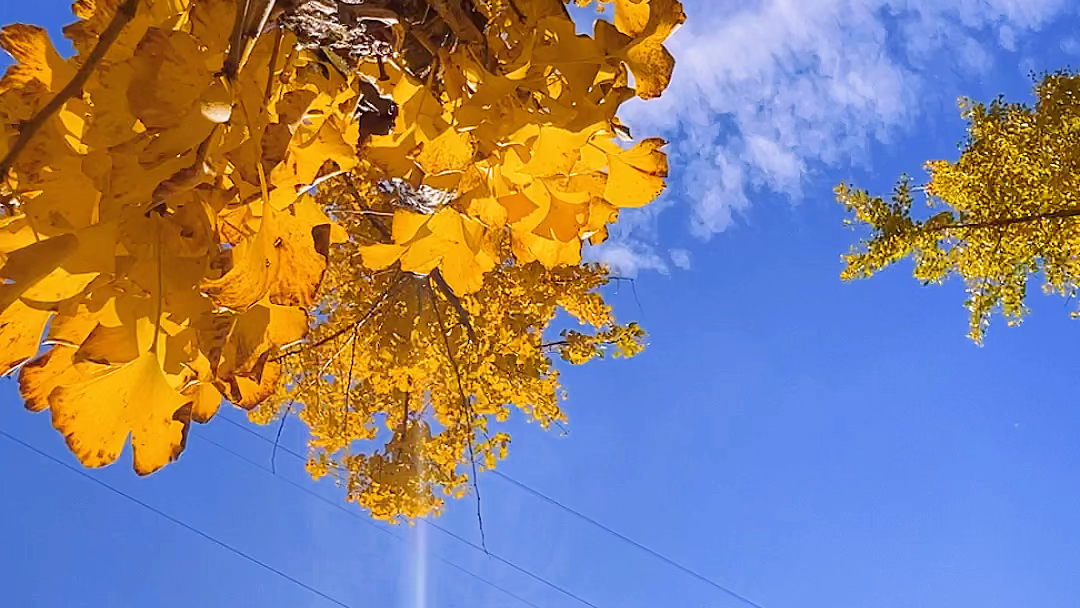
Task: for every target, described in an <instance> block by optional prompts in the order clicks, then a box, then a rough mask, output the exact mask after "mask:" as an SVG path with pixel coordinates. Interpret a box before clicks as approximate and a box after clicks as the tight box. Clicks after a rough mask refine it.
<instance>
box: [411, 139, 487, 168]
mask: <svg viewBox="0 0 1080 608" xmlns="http://www.w3.org/2000/svg"><path fill="white" fill-rule="evenodd" d="M475 151H476V146H475V144H474V143H473V141H472V138H471V137H470V136H469V134H468V133H459V132H458V131H456V130H454V129H453V128H449V129H446V130H445V131H443V132H442V134H441V135H439V136H438V137H436V138H435V139H433V140H431V141H429V142H427V143H425V144H424V145H423V150H421V151H420V154H418V155H417V157H416V164H418V165H420V168H421V169H423V170H424V173H427V174H429V175H436V174H439V173H445V172H447V171H464V170H465V169H466V168H468V166H469V164H470V163H471V162H472V159H473V154H474V153H475Z"/></svg>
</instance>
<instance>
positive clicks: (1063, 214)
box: [923, 207, 1080, 232]
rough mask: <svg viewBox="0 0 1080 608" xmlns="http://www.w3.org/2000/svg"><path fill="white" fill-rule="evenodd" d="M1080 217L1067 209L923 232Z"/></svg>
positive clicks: (1078, 212) (1078, 209)
mask: <svg viewBox="0 0 1080 608" xmlns="http://www.w3.org/2000/svg"><path fill="white" fill-rule="evenodd" d="M1077 216H1080V207H1069V208H1067V209H1061V210H1059V211H1052V212H1050V213H1036V214H1033V215H1022V216H1019V217H1008V218H999V219H995V220H988V221H985V222H972V223H970V224H944V225H941V226H927V227H924V228H923V230H925V231H926V232H945V231H948V230H953V229H956V228H960V229H979V228H996V227H1005V226H1011V225H1013V224H1023V223H1025V222H1036V221H1040V220H1054V219H1068V218H1074V217H1077Z"/></svg>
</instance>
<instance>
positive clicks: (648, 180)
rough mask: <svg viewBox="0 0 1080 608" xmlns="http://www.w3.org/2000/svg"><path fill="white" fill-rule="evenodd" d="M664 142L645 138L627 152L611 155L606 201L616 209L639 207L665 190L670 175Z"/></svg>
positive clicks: (605, 190) (605, 192) (605, 189)
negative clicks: (666, 179)
mask: <svg viewBox="0 0 1080 608" xmlns="http://www.w3.org/2000/svg"><path fill="white" fill-rule="evenodd" d="M663 146H664V140H662V139H646V140H644V141H642V142H640V143H639V144H637V145H636V146H634V147H633V148H631V149H629V150H626V151H625V152H619V153H614V154H608V159H609V160H608V162H609V167H608V179H607V184H606V186H605V187H604V199H605V200H606V201H608V202H609V203H611V204H612V205H614V206H616V207H640V206H642V205H646V204H648V203H651V202H652V201H653V200H655V199H656V197H657V196H660V193H661V192H663V191H664V178H666V177H667V174H668V164H667V155H665V154H664V153H663V152H661V151H660V148H661V147H663Z"/></svg>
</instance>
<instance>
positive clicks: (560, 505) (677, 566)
mask: <svg viewBox="0 0 1080 608" xmlns="http://www.w3.org/2000/svg"><path fill="white" fill-rule="evenodd" d="M222 418H224V419H225V420H226V421H228V422H229V423H231V424H233V425H234V426H236V427H237V428H239V429H243V430H244V431H246V432H248V433H250V434H251V435H253V436H255V437H258V438H259V439H262V440H263V441H266V442H270V439H269V438H267V437H264V436H263V435H261V434H259V433H256V432H255V431H253V430H251V429H250V428H248V427H247V426H245V425H242V424H240V423H238V422H236V421H235V420H232V419H230V418H228V417H226V416H222ZM280 449H281V450H282V451H284V452H286V453H288V454H290V455H292V456H294V457H296V458H301V459H306V457H305V456H303V455H301V454H299V453H297V452H295V451H293V450H289V449H287V448H280ZM491 473H493V474H494V475H496V476H497V477H499V478H501V479H503V480H505V481H507V482H509V483H511V484H512V485H514V486H516V487H517V488H518V489H520V490H523V491H525V492H526V493H528V494H531V495H533V496H534V497H536V498H539V499H540V500H543V501H544V502H547V503H548V504H550V505H552V506H555V507H558V508H559V509H561V510H563V511H565V512H567V513H569V514H571V515H573V516H575V517H577V518H578V519H580V520H582V521H584V522H586V523H588V524H590V525H593V526H595V527H597V528H599V529H601V530H603V531H604V532H607V533H608V534H610V535H612V536H614V537H615V538H617V539H619V540H621V541H623V542H625V543H627V544H629V545H630V546H632V547H634V548H636V549H638V550H640V551H642V552H644V553H646V554H648V555H650V556H652V557H654V558H656V559H658V560H660V561H662V562H664V563H665V564H667V565H668V566H671V567H672V568H675V569H676V570H678V571H680V572H682V573H683V574H686V575H688V576H690V577H693V578H694V579H696V580H698V581H700V582H702V583H705V584H706V585H709V586H710V587H712V588H714V589H716V590H718V591H720V592H722V593H725V594H727V595H728V596H730V597H731V598H733V599H736V600H738V601H740V602H742V603H744V604H746V605H747V606H751V607H752V608H763V606H761V605H760V604H758V603H757V602H754V601H753V600H751V599H749V598H747V597H746V596H743V595H741V594H739V593H737V592H735V591H733V590H732V589H730V588H728V587H726V586H724V585H721V584H720V583H718V582H716V581H714V580H712V579H711V578H709V577H707V576H705V575H703V574H701V573H699V572H697V571H695V570H693V569H691V568H690V567H688V566H685V565H683V564H681V563H679V562H677V561H675V560H674V559H672V558H670V557H668V556H666V555H664V554H662V553H660V552H659V551H656V550H655V549H651V548H649V547H648V546H646V545H644V544H642V543H640V542H638V541H636V540H634V539H632V538H630V537H629V536H626V535H625V534H622V533H620V532H618V531H616V530H614V529H612V528H610V527H608V526H606V525H604V524H603V523H601V522H599V521H597V520H595V519H593V518H591V517H589V516H588V515H585V514H584V513H582V512H580V511H577V510H575V509H573V508H571V507H568V506H566V505H564V504H563V503H561V502H559V501H558V500H555V499H554V498H551V497H550V496H548V495H546V494H544V493H543V492H540V491H539V490H536V489H535V488H532V487H531V486H529V485H527V484H525V483H523V482H520V481H518V480H516V479H514V478H513V477H510V476H509V475H507V474H505V473H502V472H500V471H498V470H492V471H491ZM430 525H432V526H434V527H435V528H437V529H439V530H441V531H442V532H444V533H446V534H448V535H451V536H454V537H456V538H457V539H458V540H460V541H461V542H464V543H466V544H468V545H470V546H471V547H473V548H474V549H477V550H481V551H482V550H483V549H482V548H481V547H479V546H477V545H476V544H475V543H472V542H471V541H469V540H467V539H464V538H461V537H457V535H455V534H453V533H452V532H450V531H448V530H446V529H443V528H442V527H441V526H439V525H438V524H434V523H432V524H430ZM492 557H494V558H496V559H500V558H499V557H498V556H495V555H492ZM508 565H510V566H511V567H512V568H516V566H515V565H513V564H508ZM526 574H529V575H530V576H531V574H530V573H526ZM572 597H573V596H572ZM574 599H577V600H578V601H580V602H582V603H584V604H585V605H587V606H592V604H590V603H589V602H587V601H585V600H582V599H580V598H577V597H575V598H574Z"/></svg>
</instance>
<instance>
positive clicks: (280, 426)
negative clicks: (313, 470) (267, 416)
mask: <svg viewBox="0 0 1080 608" xmlns="http://www.w3.org/2000/svg"><path fill="white" fill-rule="evenodd" d="M292 406H293V404H292V402H289V406H288V407H286V408H285V414H284V415H282V416H281V422H280V423H279V424H278V427H277V435H276V436H275V437H274V449H273V450H271V451H270V472H271V473H273V474H274V475H277V449H278V444H279V443H281V431H283V430H285V421H286V420H288V419H289V414H290V413H292Z"/></svg>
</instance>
